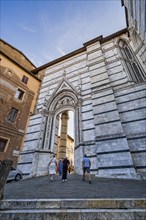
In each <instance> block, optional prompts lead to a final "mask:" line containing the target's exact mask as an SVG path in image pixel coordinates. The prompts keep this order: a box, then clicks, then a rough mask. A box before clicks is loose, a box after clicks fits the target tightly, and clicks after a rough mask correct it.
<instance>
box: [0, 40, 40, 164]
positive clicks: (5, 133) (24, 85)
mask: <svg viewBox="0 0 146 220" xmlns="http://www.w3.org/2000/svg"><path fill="white" fill-rule="evenodd" d="M0 50H1V51H0V61H1V66H0V92H1V93H0V160H3V159H6V158H11V159H12V160H13V163H14V166H16V165H17V161H18V158H19V152H20V149H21V147H22V145H23V139H24V136H25V132H26V128H27V123H28V120H29V116H30V114H33V112H34V109H35V103H36V100H37V96H38V90H39V87H40V83H41V80H40V79H39V78H38V77H37V75H35V74H32V73H31V72H30V70H32V69H34V68H35V66H34V65H33V64H32V63H31V61H29V60H28V59H27V57H26V56H25V55H24V54H23V53H22V52H20V51H19V50H17V49H16V48H14V47H13V46H11V45H10V44H8V43H6V42H5V41H3V40H0Z"/></svg>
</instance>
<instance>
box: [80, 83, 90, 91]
mask: <svg viewBox="0 0 146 220" xmlns="http://www.w3.org/2000/svg"><path fill="white" fill-rule="evenodd" d="M90 87H91V86H90V83H86V84H83V85H82V91H85V90H89V89H90Z"/></svg>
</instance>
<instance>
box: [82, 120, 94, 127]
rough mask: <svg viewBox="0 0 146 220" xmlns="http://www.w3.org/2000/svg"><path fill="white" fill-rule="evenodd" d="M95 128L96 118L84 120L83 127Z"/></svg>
mask: <svg viewBox="0 0 146 220" xmlns="http://www.w3.org/2000/svg"><path fill="white" fill-rule="evenodd" d="M89 128H94V120H93V119H89V120H87V121H82V129H89Z"/></svg>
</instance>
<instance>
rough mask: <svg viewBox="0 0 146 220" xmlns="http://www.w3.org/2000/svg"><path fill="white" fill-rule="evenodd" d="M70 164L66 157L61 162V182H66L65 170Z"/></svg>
mask: <svg viewBox="0 0 146 220" xmlns="http://www.w3.org/2000/svg"><path fill="white" fill-rule="evenodd" d="M69 164H70V162H69V160H68V159H67V157H66V158H65V159H64V160H63V173H62V181H67V170H68V166H69Z"/></svg>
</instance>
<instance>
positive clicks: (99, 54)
mask: <svg viewBox="0 0 146 220" xmlns="http://www.w3.org/2000/svg"><path fill="white" fill-rule="evenodd" d="M100 56H102V51H101V50H97V51H95V52H92V53H90V54H88V60H92V59H94V58H97V57H100Z"/></svg>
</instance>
